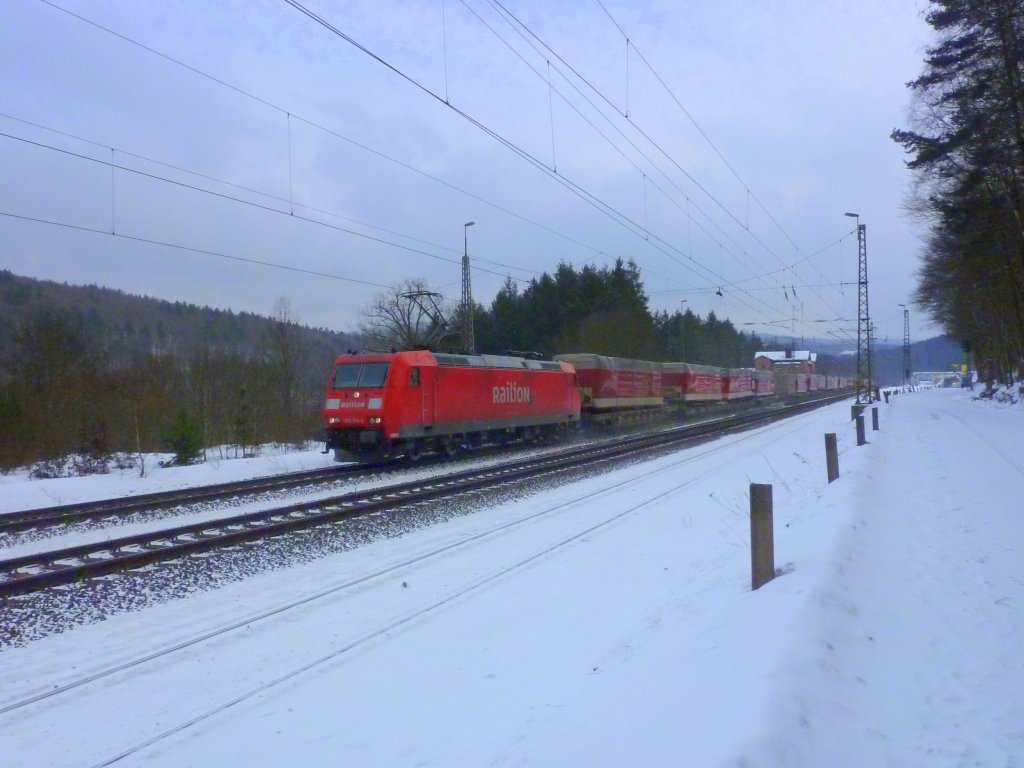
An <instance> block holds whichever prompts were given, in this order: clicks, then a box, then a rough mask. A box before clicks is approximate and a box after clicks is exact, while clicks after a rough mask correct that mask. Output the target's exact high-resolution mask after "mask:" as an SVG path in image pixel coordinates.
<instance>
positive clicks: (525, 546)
mask: <svg viewBox="0 0 1024 768" xmlns="http://www.w3.org/2000/svg"><path fill="white" fill-rule="evenodd" d="M879 408H880V411H881V417H882V418H881V428H882V429H881V431H880V432H870V431H869V433H868V438H869V440H870V444H869V445H867V446H864V447H860V448H857V447H855V445H854V443H855V441H854V434H853V427H852V425H851V423H850V422H849V405H848V404H844V405H839V406H833V407H830V408H827V409H823V410H821V411H818V412H815V413H812V414H807V415H805V416H802V417H799V418H798V419H795V420H793V421H791V422H787V423H785V424H781V425H774V426H771V427H766V428H763V429H760V430H757V431H755V432H750V433H746V434H744V435H740V436H734V437H730V438H727V439H725V440H722V441H719V442H717V443H714V444H707V445H704V446H700V447H698V448H694V449H690V450H688V451H684V452H681V453H678V454H674V455H672V456H668V457H664V458H661V459H658V460H656V461H652V462H647V463H644V464H641V465H632V466H626V467H623V468H621V469H620V470H617V471H614V472H609V473H607V474H605V475H602V476H601V477H597V478H592V479H589V480H585V481H580V482H578V483H575V484H573V485H570V486H566V487H562V488H559V489H557V490H552V491H548V492H546V493H543V494H539V495H537V496H534V497H531V498H528V499H523V500H519V501H516V502H512V503H508V504H505V505H503V506H501V507H498V508H493V509H487V510H480V511H479V512H478V513H476V514H473V515H469V516H466V517H461V518H456V519H453V520H450V521H448V522H446V523H444V524H442V525H436V526H432V527H431V528H429V529H425V530H421V531H418V532H415V533H410V534H407V535H405V536H402V537H399V538H397V539H392V540H385V541H378V542H375V543H372V544H369V545H367V546H365V547H362V548H360V549H358V550H355V551H352V552H346V553H343V554H339V555H336V556H332V557H329V558H325V559H324V560H323V561H320V562H316V563H311V564H308V565H305V566H302V567H299V568H294V569H289V570H282V571H278V572H275V573H269V574H264V575H262V576H259V577H257V578H253V579H250V580H248V581H245V582H242V583H239V584H236V585H233V586H231V587H227V588H223V589H220V590H217V591H216V592H210V593H205V594H200V595H195V596H193V597H190V598H188V599H186V600H180V601H177V602H174V603H168V604H164V605H159V606H156V607H153V608H149V609H146V610H143V611H139V612H137V613H133V614H126V615H122V616H117V617H113V618H111V619H109V620H108V621H106V622H103V623H100V624H95V625H91V626H86V627H81V628H79V629H77V630H74V631H71V632H67V633H65V634H64V635H60V636H55V637H50V638H46V639H44V640H39V641H36V642H33V643H31V644H29V645H28V646H26V647H23V648H15V649H7V650H5V651H3V652H0V679H2V680H3V681H4V687H3V692H2V695H0V729H2V732H3V734H4V753H5V758H4V762H9V763H10V764H11V765H38V766H92V765H106V764H115V765H138V766H141V765H145V766H183V765H191V766H222V765H250V766H264V765H265V766H278V765H282V764H292V765H332V766H336V765H352V766H406V765H435V766H479V765H539V766H564V765H587V766H630V765H645V766H679V765H700V766H713V765H747V766H780V765H786V766H823V765H829V766H844V765H849V766H868V765H872V766H873V765H893V766H896V765H899V766H906V765H922V766H924V765H927V766H933V765H937V766H947V765H948V766H959V765H981V766H993V767H995V766H999V767H1000V768H1005V766H1011V765H1024V726H1021V723H1024V696H1022V695H1021V693H1020V691H1024V661H1022V658H1024V657H1022V656H1021V655H1020V653H1019V645H1020V638H1021V636H1022V635H1024V567H1022V565H1021V564H1022V562H1024V557H1022V556H1024V520H1022V508H1024V503H1022V502H1021V499H1024V467H1022V465H1024V458H1022V456H1024V452H1022V451H1021V450H1020V449H1021V436H1022V435H1024V409H1021V408H1019V407H1018V408H1013V407H1001V406H998V405H996V404H992V403H987V402H986V403H981V402H976V401H972V400H970V399H969V397H968V396H967V393H963V392H959V391H956V392H953V391H934V392H920V393H915V394H913V395H906V396H901V397H897V398H895V399H894V401H893V403H892V404H891V405H888V406H886V405H884V404H883V405H881V406H879ZM825 432H836V433H837V434H838V435H839V445H840V465H841V467H840V468H841V473H842V474H841V477H840V479H839V481H838V482H836V483H834V484H832V485H827V484H826V482H825V469H824V446H823V442H824V441H823V438H822V435H823V434H824V433H825ZM750 482H767V483H772V484H773V487H774V496H775V543H776V566H777V567H778V568H779V569H780V570H781V571H783V575H782V576H781V577H780V578H777V579H775V580H774V581H772V582H770V583H769V584H767V585H766V586H765V587H763V588H762V589H760V590H758V591H757V592H751V591H750V590H749V579H750V555H749V548H748V539H749V522H748V518H747V514H748V501H747V489H748V485H749V483H750ZM370 573H375V574H378V575H377V576H374V577H372V578H369V579H365V580H362V577H364V576H366V575H367V574H370ZM278 609H280V610H278ZM273 611H277V612H276V613H271V612H273ZM236 625H237V626H236ZM228 627H235V628H234V629H231V630H230V631H225V632H223V633H220V634H217V635H215V636H213V637H210V638H209V639H207V640H203V641H201V642H197V643H195V644H192V645H188V646H187V647H184V648H182V649H180V650H178V651H176V652H174V653H170V654H168V655H165V656H161V657H159V658H158V659H155V660H152V661H147V662H143V663H139V664H137V665H133V666H130V667H128V668H126V669H124V670H122V671H120V672H116V673H114V674H110V675H106V676H104V677H102V678H100V679H98V680H96V681H94V682H91V683H87V684H85V685H81V686H79V687H77V688H74V689H72V690H70V691H68V692H66V693H62V694H59V695H54V696H50V697H47V698H41V699H39V700H38V701H36V702H35V703H32V704H27V705H25V706H20V707H17V708H14V709H9V710H8V709H7V708H8V707H10V706H11V705H12V704H14V703H16V702H19V701H23V700H25V699H27V698H29V697H31V696H33V695H38V694H41V693H44V692H46V691H48V690H52V689H53V688H54V687H55V686H57V687H59V686H62V685H65V684H68V683H71V682H74V681H76V680H79V679H81V678H83V677H86V676H88V675H91V674H94V673H102V672H104V671H105V670H109V669H111V668H113V667H115V666H118V665H122V664H125V663H130V662H132V661H134V660H137V659H140V658H141V657H143V656H145V655H147V654H150V653H153V652H154V651H157V650H159V649H161V648H167V647H171V646H174V645H176V644H179V643H183V642H187V641H190V640H192V639H195V638H197V637H199V636H201V635H204V634H206V633H212V632H214V631H216V630H217V629H218V628H222V629H223V628H228ZM5 710H7V711H5ZM112 761H113V762H112Z"/></svg>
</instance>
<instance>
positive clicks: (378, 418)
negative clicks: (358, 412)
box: [370, 416, 380, 424]
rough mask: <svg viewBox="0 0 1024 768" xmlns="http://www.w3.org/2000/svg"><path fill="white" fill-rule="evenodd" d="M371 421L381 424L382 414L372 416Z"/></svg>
mask: <svg viewBox="0 0 1024 768" xmlns="http://www.w3.org/2000/svg"><path fill="white" fill-rule="evenodd" d="M370 423H371V424H380V416H371V417H370Z"/></svg>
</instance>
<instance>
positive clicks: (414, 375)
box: [409, 368, 420, 388]
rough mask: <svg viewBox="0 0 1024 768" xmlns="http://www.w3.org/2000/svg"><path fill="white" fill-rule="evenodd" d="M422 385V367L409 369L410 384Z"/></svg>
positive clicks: (412, 385)
mask: <svg viewBox="0 0 1024 768" xmlns="http://www.w3.org/2000/svg"><path fill="white" fill-rule="evenodd" d="M419 385H420V369H419V368H413V369H412V370H410V371H409V386H410V387H413V388H415V387H418V386H419Z"/></svg>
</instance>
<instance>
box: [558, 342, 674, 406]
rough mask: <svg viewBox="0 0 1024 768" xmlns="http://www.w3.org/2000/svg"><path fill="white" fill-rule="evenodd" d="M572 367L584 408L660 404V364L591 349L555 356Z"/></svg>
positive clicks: (662, 402) (662, 397)
mask: <svg viewBox="0 0 1024 768" xmlns="http://www.w3.org/2000/svg"><path fill="white" fill-rule="evenodd" d="M555 360H557V361H559V362H563V363H568V364H569V365H571V366H572V367H573V368H575V369H576V377H577V381H578V383H579V388H580V397H581V401H582V407H583V409H584V410H592V411H602V410H616V409H624V408H647V407H650V408H654V407H658V406H661V405H664V402H665V399H664V396H663V391H662V381H661V363H655V362H651V361H650V360H631V359H629V358H625V357H607V356H605V355H595V354H593V353H591V352H574V353H571V354H565V355H555Z"/></svg>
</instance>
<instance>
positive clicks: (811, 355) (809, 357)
mask: <svg viewBox="0 0 1024 768" xmlns="http://www.w3.org/2000/svg"><path fill="white" fill-rule="evenodd" d="M759 357H767V358H768V359H769V360H771V361H772V362H773V363H804V362H811V363H813V362H814V361H816V360H817V359H818V353H817V352H811V351H810V350H806V349H803V350H796V351H793V352H785V351H782V352H769V351H765V352H758V353H757V354H756V355H754V358H755V359H757V358H759Z"/></svg>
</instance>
